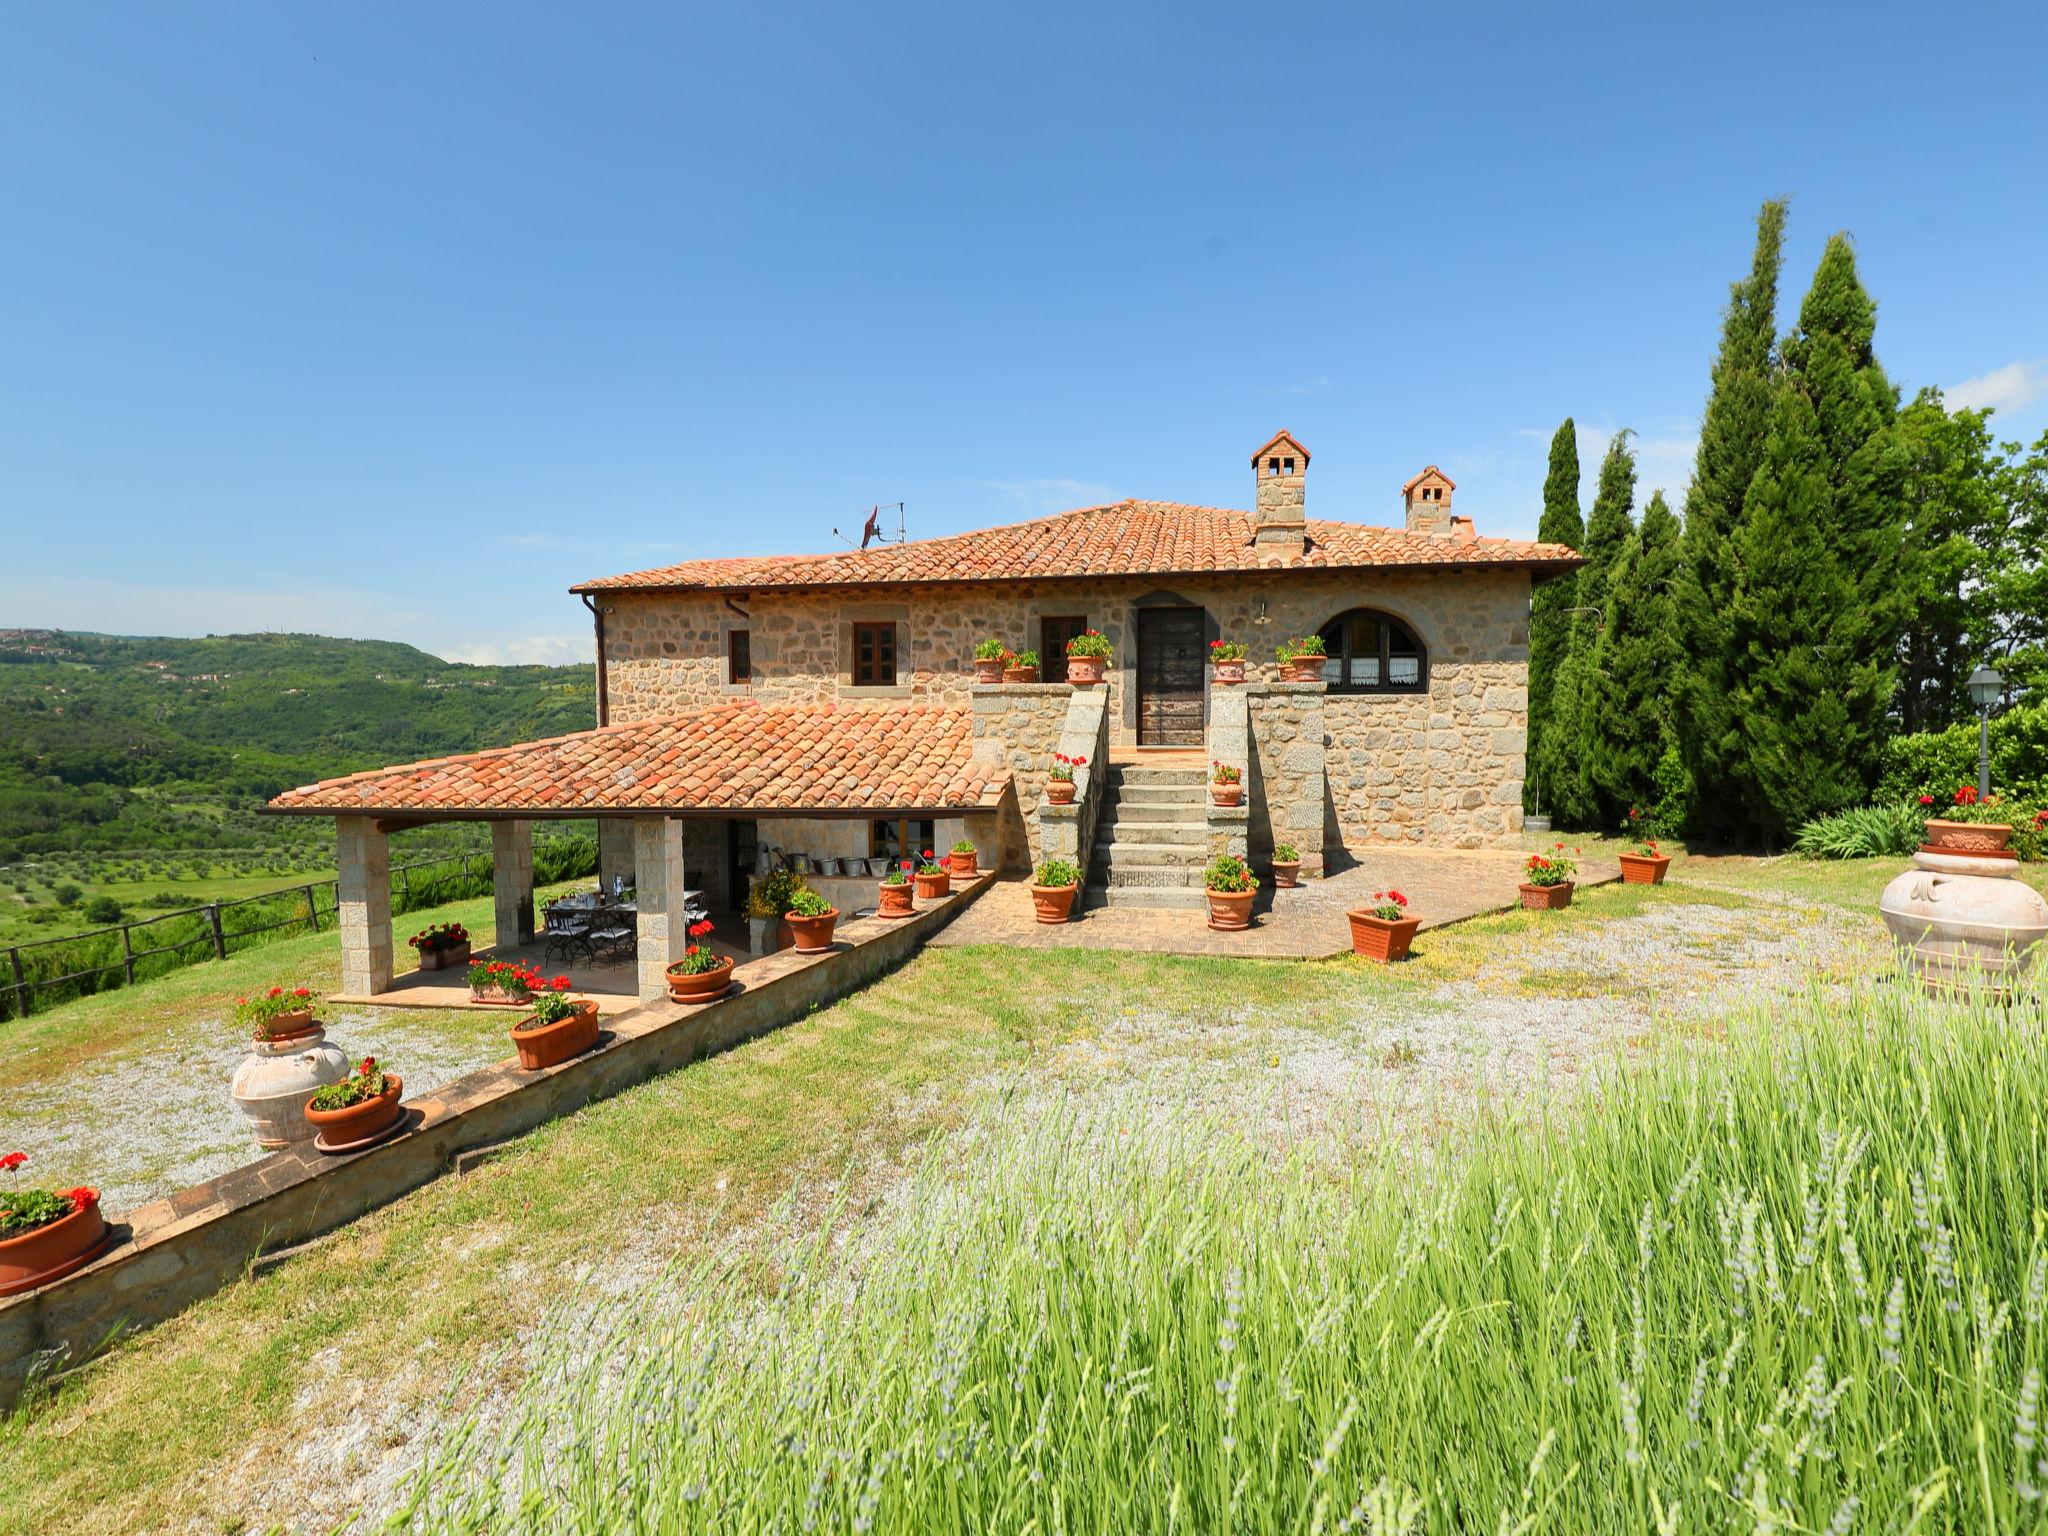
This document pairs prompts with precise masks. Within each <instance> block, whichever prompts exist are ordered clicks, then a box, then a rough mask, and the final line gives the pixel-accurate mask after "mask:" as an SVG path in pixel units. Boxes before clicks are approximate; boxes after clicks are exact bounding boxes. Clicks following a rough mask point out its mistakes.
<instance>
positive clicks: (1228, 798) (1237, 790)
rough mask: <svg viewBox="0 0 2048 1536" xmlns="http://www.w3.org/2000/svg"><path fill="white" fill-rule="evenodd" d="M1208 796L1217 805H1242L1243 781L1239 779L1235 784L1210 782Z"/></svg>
mask: <svg viewBox="0 0 2048 1536" xmlns="http://www.w3.org/2000/svg"><path fill="white" fill-rule="evenodd" d="M1209 798H1210V799H1211V800H1214V801H1215V802H1216V803H1217V804H1218V805H1242V804H1244V781H1243V780H1241V779H1240V780H1239V781H1238V782H1237V783H1235V784H1213V783H1212V784H1211V785H1210V786H1209Z"/></svg>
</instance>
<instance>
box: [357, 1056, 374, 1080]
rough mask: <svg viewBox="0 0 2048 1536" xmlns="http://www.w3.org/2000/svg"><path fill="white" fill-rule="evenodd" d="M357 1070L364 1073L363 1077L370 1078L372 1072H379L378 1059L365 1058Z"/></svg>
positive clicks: (372, 1057)
mask: <svg viewBox="0 0 2048 1536" xmlns="http://www.w3.org/2000/svg"><path fill="white" fill-rule="evenodd" d="M356 1070H357V1071H358V1072H360V1073H362V1075H363V1076H365V1077H368V1076H369V1075H370V1074H371V1073H372V1072H374V1071H376V1070H377V1058H376V1057H374V1056H365V1057H364V1058H363V1059H362V1061H361V1062H359V1063H358V1064H357V1066H356Z"/></svg>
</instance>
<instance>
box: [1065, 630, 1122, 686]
mask: <svg viewBox="0 0 2048 1536" xmlns="http://www.w3.org/2000/svg"><path fill="white" fill-rule="evenodd" d="M1111 654H1112V653H1111V651H1110V645H1109V641H1107V640H1106V639H1104V638H1103V636H1102V631H1101V630H1099V629H1084V630H1082V631H1081V633H1080V634H1078V635H1076V636H1074V638H1073V639H1071V640H1069V641H1068V642H1067V681H1068V682H1070V683H1072V684H1073V685H1074V686H1075V687H1076V688H1090V687H1093V686H1094V685H1095V684H1097V683H1099V682H1101V681H1102V677H1103V674H1104V673H1105V672H1107V671H1108V670H1109V658H1110V655H1111Z"/></svg>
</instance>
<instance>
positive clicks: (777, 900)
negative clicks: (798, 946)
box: [747, 869, 811, 955]
mask: <svg viewBox="0 0 2048 1536" xmlns="http://www.w3.org/2000/svg"><path fill="white" fill-rule="evenodd" d="M810 888H811V887H810V882H809V881H807V880H805V879H804V877H803V876H802V875H800V874H798V873H796V871H794V870H789V869H771V870H770V871H769V872H768V873H767V874H765V875H760V876H758V877H756V879H755V880H754V883H753V885H752V886H751V887H750V888H749V889H748V891H747V939H748V944H747V947H748V949H749V950H751V951H752V952H753V953H754V954H757V955H772V954H774V953H775V951H776V950H778V949H787V948H788V947H789V946H790V945H792V944H794V943H795V942H796V935H795V933H794V931H793V930H792V929H791V928H790V926H789V913H790V909H791V908H792V907H794V906H795V905H796V899H797V897H798V896H799V895H800V894H802V893H803V892H805V891H808V890H809V889H810Z"/></svg>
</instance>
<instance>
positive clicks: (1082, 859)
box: [1037, 687, 1109, 885]
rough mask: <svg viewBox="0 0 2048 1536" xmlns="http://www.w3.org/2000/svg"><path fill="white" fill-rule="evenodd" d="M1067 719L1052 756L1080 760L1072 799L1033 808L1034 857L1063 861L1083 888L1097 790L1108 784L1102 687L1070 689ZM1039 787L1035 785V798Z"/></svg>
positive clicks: (1092, 838) (1098, 804) (1097, 804)
mask: <svg viewBox="0 0 2048 1536" xmlns="http://www.w3.org/2000/svg"><path fill="white" fill-rule="evenodd" d="M1067 692H1068V693H1069V694H1070V695H1071V697H1070V698H1069V699H1068V700H1067V716H1066V720H1065V723H1064V724H1063V726H1062V727H1061V730H1060V735H1059V740H1058V742H1057V743H1055V745H1054V747H1053V751H1055V752H1058V753H1059V754H1061V755H1062V756H1063V757H1077V758H1084V759H1086V761H1085V762H1084V763H1083V764H1082V766H1081V767H1079V768H1076V769H1075V770H1074V800H1073V803H1072V804H1071V805H1054V804H1053V803H1052V802H1051V801H1049V800H1044V799H1041V800H1040V802H1039V806H1038V817H1037V821H1038V838H1037V848H1038V857H1039V858H1041V859H1066V860H1069V861H1070V862H1071V863H1073V864H1074V865H1075V866H1077V867H1078V868H1079V869H1080V871H1081V883H1082V884H1083V885H1086V884H1087V883H1088V855H1089V853H1090V852H1091V851H1092V850H1093V849H1094V847H1095V822H1096V819H1097V818H1098V817H1099V816H1100V815H1101V814H1102V797H1103V785H1104V784H1106V783H1107V782H1108V780H1109V693H1108V691H1107V690H1106V689H1103V688H1095V687H1090V688H1070V689H1068V690H1067ZM1042 793H1043V786H1041V794H1042Z"/></svg>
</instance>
